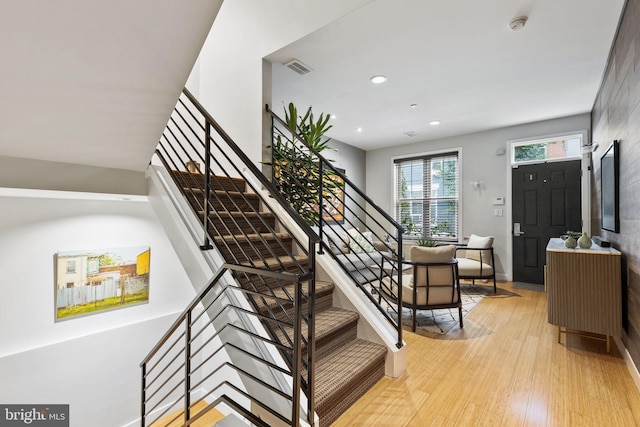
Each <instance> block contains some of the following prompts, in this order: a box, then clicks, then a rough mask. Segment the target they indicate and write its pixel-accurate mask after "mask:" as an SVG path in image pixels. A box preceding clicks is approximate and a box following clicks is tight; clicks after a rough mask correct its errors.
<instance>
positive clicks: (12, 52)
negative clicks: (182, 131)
mask: <svg viewBox="0 0 640 427" xmlns="http://www.w3.org/2000/svg"><path fill="white" fill-rule="evenodd" d="M221 4H222V0H193V1H189V2H182V1H174V0H136V1H130V0H109V1H104V0H56V1H51V0H29V1H23V0H2V7H1V8H0V52H2V59H1V60H0V156H9V157H18V158H28V159H37V160H50V161H55V162H64V163H75V164H83V165H91V166H102V167H108V168H118V169H128V170H135V171H143V170H144V169H145V168H146V167H147V165H148V163H149V160H150V159H151V156H152V153H153V151H154V149H155V147H156V145H157V143H158V141H159V139H160V135H161V133H162V130H163V129H164V127H165V125H166V123H167V120H168V118H169V115H170V114H171V111H172V110H173V107H174V106H175V103H176V100H177V98H178V95H179V93H180V91H181V90H182V88H183V87H184V84H185V82H186V80H187V77H188V76H189V73H190V71H191V68H192V67H193V64H194V63H195V61H196V58H197V56H198V53H199V52H200V49H201V47H202V44H203V43H204V40H205V39H206V36H207V34H208V32H209V29H210V28H211V25H212V23H213V20H214V18H215V16H216V14H217V12H218V10H219V8H220V6H221Z"/></svg>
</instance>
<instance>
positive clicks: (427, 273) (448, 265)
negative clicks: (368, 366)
mask: <svg viewBox="0 0 640 427" xmlns="http://www.w3.org/2000/svg"><path fill="white" fill-rule="evenodd" d="M455 252H456V247H455V246H454V245H447V246H437V247H422V246H413V247H412V248H411V261H405V262H404V263H403V264H404V265H411V270H410V271H411V274H402V276H401V277H402V304H403V306H404V307H407V308H410V309H411V310H412V311H413V331H414V332H415V330H416V311H417V310H436V309H443V308H456V307H457V308H458V317H459V319H460V328H462V327H463V322H462V302H461V300H460V280H459V277H458V262H457V261H456V259H455V258H454V255H455ZM380 292H382V293H383V294H384V296H385V299H386V300H387V301H389V302H395V303H396V304H397V302H398V300H399V298H398V276H397V275H391V276H387V277H384V278H383V279H382V281H381V283H380Z"/></svg>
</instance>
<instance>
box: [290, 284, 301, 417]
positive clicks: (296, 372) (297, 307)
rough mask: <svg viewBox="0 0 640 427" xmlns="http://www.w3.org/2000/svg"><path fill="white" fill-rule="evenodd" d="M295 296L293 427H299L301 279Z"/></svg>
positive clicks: (296, 287) (296, 286) (296, 285)
mask: <svg viewBox="0 0 640 427" xmlns="http://www.w3.org/2000/svg"><path fill="white" fill-rule="evenodd" d="M294 295H295V296H294V300H293V309H294V313H295V315H294V319H293V367H292V371H293V372H292V373H293V375H292V379H293V384H292V392H293V394H292V397H291V399H292V401H291V409H292V413H291V422H292V425H295V426H298V425H299V424H300V388H301V387H302V379H301V375H302V285H301V282H300V279H298V281H297V282H296V284H295V294H294Z"/></svg>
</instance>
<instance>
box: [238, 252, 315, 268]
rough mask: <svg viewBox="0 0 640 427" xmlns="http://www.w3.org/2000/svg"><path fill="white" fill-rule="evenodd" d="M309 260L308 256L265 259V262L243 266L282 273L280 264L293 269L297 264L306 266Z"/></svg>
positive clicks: (255, 262)
mask: <svg viewBox="0 0 640 427" xmlns="http://www.w3.org/2000/svg"><path fill="white" fill-rule="evenodd" d="M283 258H284V259H283ZM308 260H309V257H308V256H306V255H293V256H292V257H291V256H287V257H280V258H273V257H271V258H265V259H264V262H263V261H261V260H254V262H253V264H248V263H243V264H242V265H245V266H247V267H256V268H273V269H276V270H277V271H282V268H279V267H280V263H283V264H284V265H285V266H286V267H293V266H295V265H297V264H306V263H307V262H308Z"/></svg>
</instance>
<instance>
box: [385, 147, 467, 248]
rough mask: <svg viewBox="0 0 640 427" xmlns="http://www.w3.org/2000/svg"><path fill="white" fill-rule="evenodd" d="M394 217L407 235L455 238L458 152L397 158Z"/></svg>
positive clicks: (453, 239)
mask: <svg viewBox="0 0 640 427" xmlns="http://www.w3.org/2000/svg"><path fill="white" fill-rule="evenodd" d="M394 163H395V188H396V191H395V218H396V221H398V222H399V223H400V224H401V225H402V226H403V227H404V229H405V234H404V236H406V237H408V238H415V239H418V238H428V239H433V240H452V241H457V240H458V211H459V210H458V206H459V191H458V187H459V183H458V182H459V179H458V177H459V168H458V152H451V153H443V154H436V155H427V156H420V157H412V158H407V159H397V160H395V161H394Z"/></svg>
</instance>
